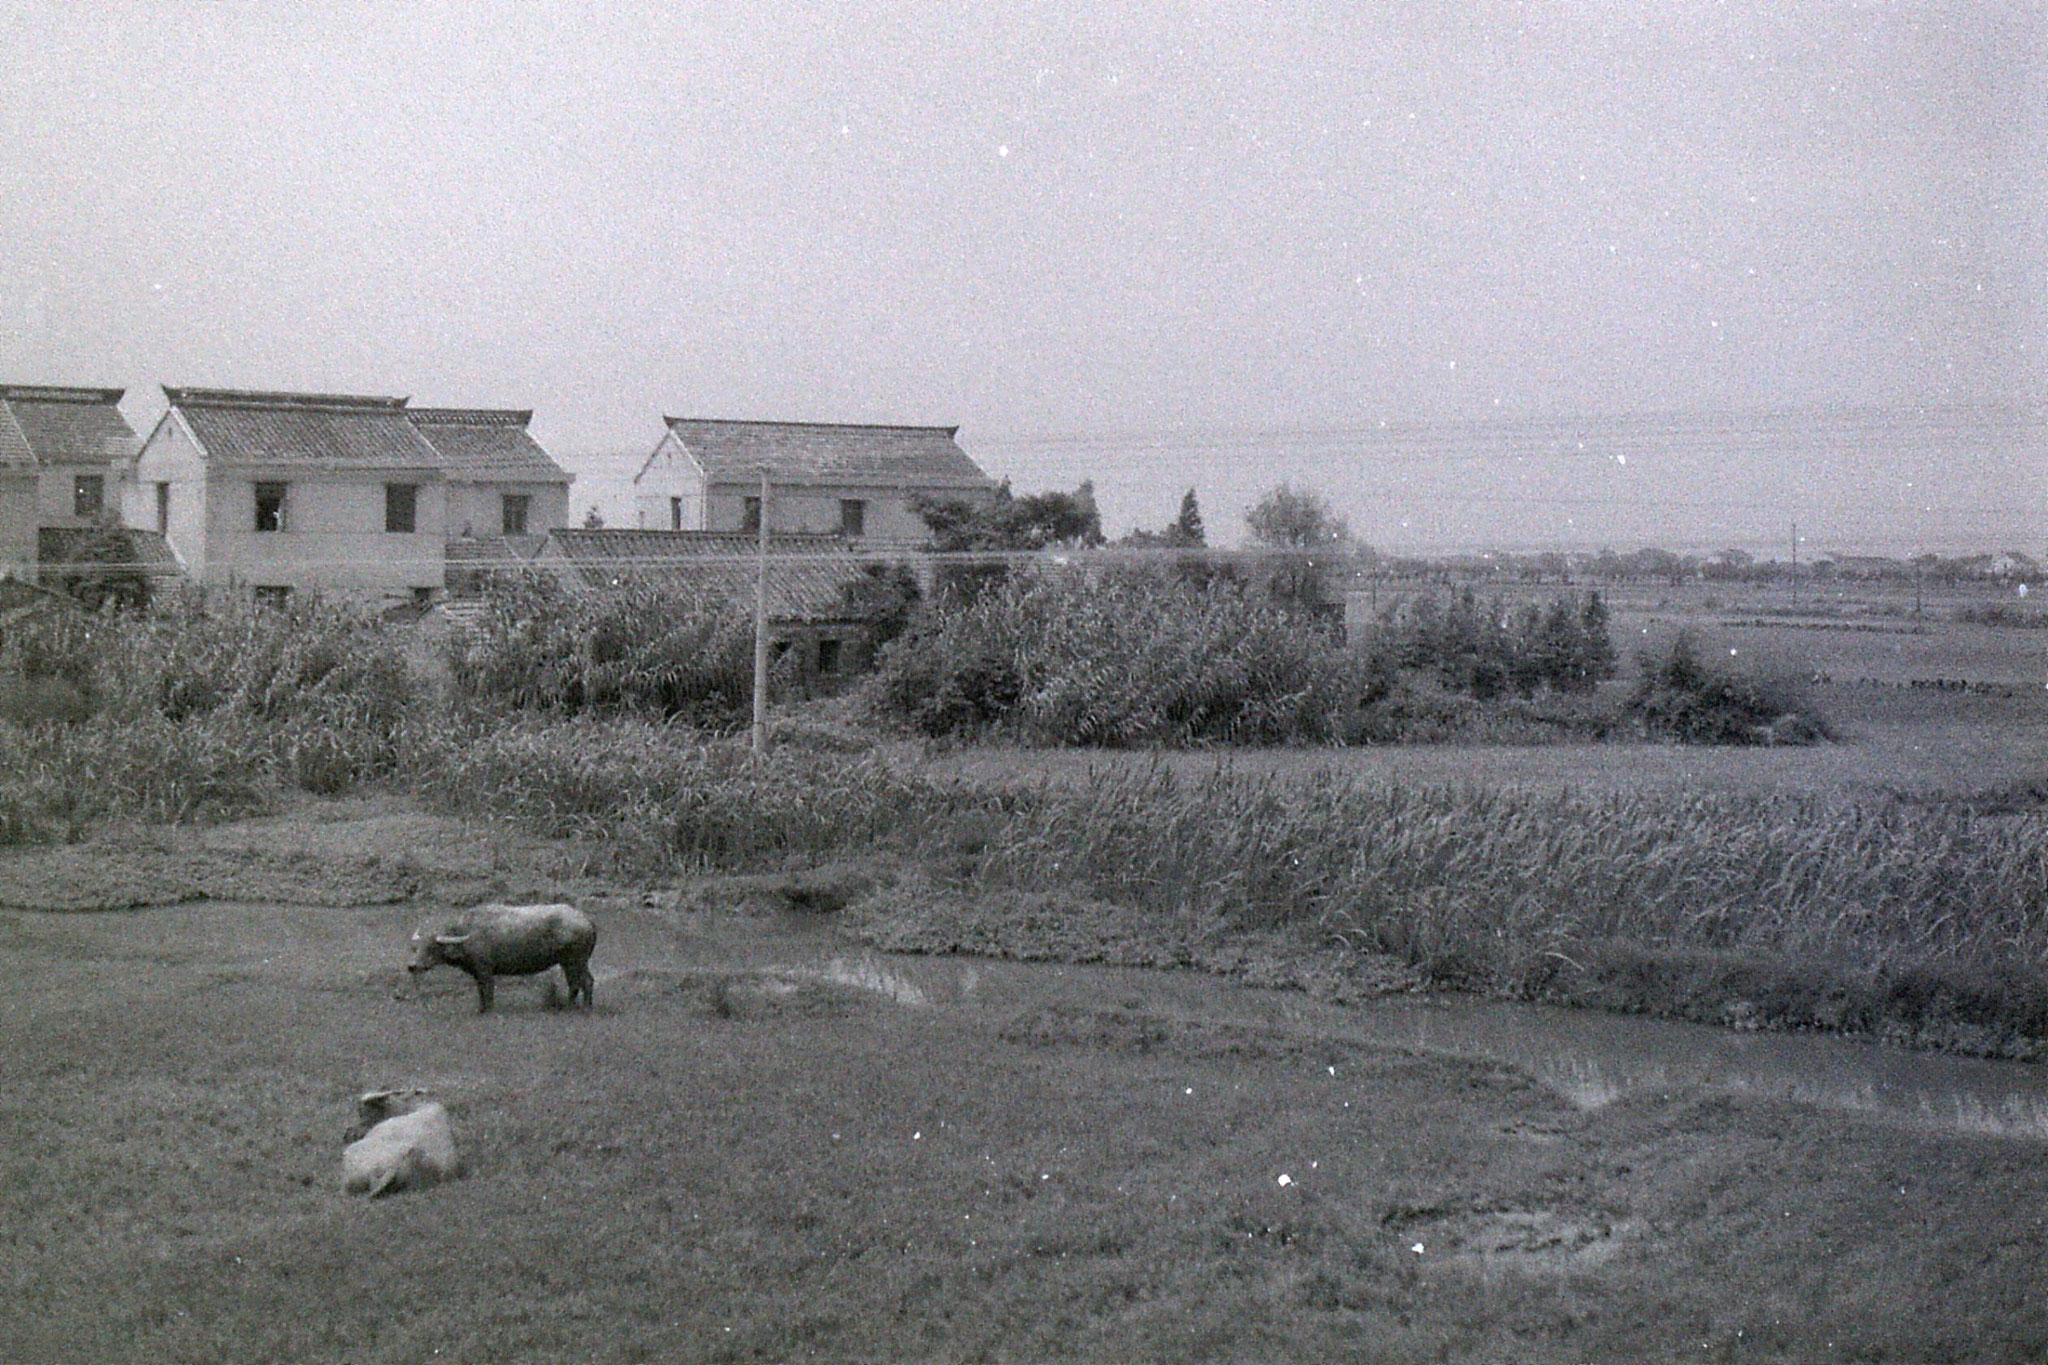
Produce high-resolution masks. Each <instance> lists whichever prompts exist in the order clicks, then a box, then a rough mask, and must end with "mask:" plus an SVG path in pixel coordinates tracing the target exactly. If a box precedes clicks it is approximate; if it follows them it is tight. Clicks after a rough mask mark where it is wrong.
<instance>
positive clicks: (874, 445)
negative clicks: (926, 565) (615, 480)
mask: <svg viewBox="0 0 2048 1365" xmlns="http://www.w3.org/2000/svg"><path fill="white" fill-rule="evenodd" d="M662 420H663V422H664V424H665V425H666V427H667V431H666V432H665V434H664V435H663V436H662V438H661V441H660V443H659V444H658V445H656V446H655V448H654V450H653V453H651V454H650V455H649V456H648V457H647V461H646V463H645V464H643V465H642V466H641V467H640V472H639V473H638V474H636V475H634V476H633V506H634V513H635V518H636V520H637V522H638V524H639V527H640V529H642V530H647V531H719V532H748V531H755V530H758V529H759V527H760V494H761V476H762V473H763V472H764V471H765V472H766V473H767V476H768V483H769V512H768V529H769V530H770V531H771V532H785V533H812V534H829V535H838V536H841V537H843V538H845V539H846V540H848V541H850V542H854V543H862V544H871V545H891V544H898V545H911V544H916V543H919V542H921V541H923V540H924V539H925V537H926V535H927V534H928V531H927V528H926V526H925V524H924V522H922V521H921V520H919V519H918V517H917V514H916V513H915V512H913V511H912V510H911V504H912V501H913V500H914V499H916V498H919V497H924V498H931V499H956V500H959V501H963V502H970V503H980V502H984V501H987V500H988V499H990V498H992V497H993V496H994V494H995V484H994V483H993V482H992V481H991V480H990V479H989V477H988V475H986V474H984V473H982V471H981V469H980V468H979V467H978V466H976V465H975V463H974V461H973V460H971V459H969V458H968V456H967V452H966V451H964V450H962V449H961V448H960V445H959V443H958V442H957V441H956V440H955V439H954V438H955V436H956V435H957V434H958V432H959V430H960V429H959V428H958V427H916V426H867V425H854V424H837V423H825V422H723V421H707V420H700V419H696V418H687V417H665V418H663V419H662Z"/></svg>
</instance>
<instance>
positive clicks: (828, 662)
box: [818, 640, 839, 673]
mask: <svg viewBox="0 0 2048 1365" xmlns="http://www.w3.org/2000/svg"><path fill="white" fill-rule="evenodd" d="M818 671H819V672H820V673H837V672H838V671H839V642H838V641H837V640H820V641H818Z"/></svg>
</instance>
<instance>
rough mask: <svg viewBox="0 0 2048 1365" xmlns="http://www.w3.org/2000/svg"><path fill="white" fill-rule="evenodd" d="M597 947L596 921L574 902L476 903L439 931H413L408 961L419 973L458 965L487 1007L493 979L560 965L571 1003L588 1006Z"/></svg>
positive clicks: (478, 1002) (479, 1003)
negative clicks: (592, 960) (578, 1001)
mask: <svg viewBox="0 0 2048 1365" xmlns="http://www.w3.org/2000/svg"><path fill="white" fill-rule="evenodd" d="M596 947H597V926H596V925H594V924H592V923H591V922H590V917H589V916H588V915H586V914H584V913H583V912H582V911H581V910H578V909H577V908H576V907H575V906H573V905H479V906H477V907H476V908H475V909H474V910H469V911H466V912H464V913H463V914H462V915H461V916H460V917H459V918H458V919H456V920H455V921H454V922H453V923H451V924H449V925H447V926H446V927H445V928H443V929H441V930H439V931H438V932H437V931H434V930H431V929H422V930H420V931H419V932H418V933H416V934H414V935H413V936H412V963H411V965H410V966H408V967H407V968H406V970H407V971H408V972H411V973H412V974H414V975H415V976H417V975H418V974H419V973H421V972H427V971H432V970H433V969H434V968H436V967H439V966H441V965H443V964H444V963H445V964H446V965H448V966H450V967H459V968H461V969H462V970H463V971H465V972H468V973H469V974H470V976H471V977H473V978H475V980H476V1008H477V1013H479V1014H482V1013H484V1012H486V1011H488V1010H489V1009H490V1007H491V995H492V989H493V983H494V980H495V978H497V977H501V976H531V975H533V974H534V973H535V972H544V971H546V970H547V969H548V968H550V967H552V966H554V965H556V964H557V963H560V964H561V968H562V975H563V976H564V977H566V978H567V979H568V982H569V1003H570V1004H572V1005H573V1004H575V1003H576V997H577V996H578V995H581V996H582V997H583V1006H584V1008H585V1009H588V1008H590V1004H591V1001H590V984H591V978H590V954H591V953H592V951H594V950H595V949H596Z"/></svg>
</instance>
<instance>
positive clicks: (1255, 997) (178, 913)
mask: <svg viewBox="0 0 2048 1365" xmlns="http://www.w3.org/2000/svg"><path fill="white" fill-rule="evenodd" d="M588 873H589V866H588V862H587V860H584V859H580V858H579V855H578V854H577V852H576V850H574V849H573V848H569V847H566V846H550V845H536V844H532V843H530V842H528V841H519V840H514V839H511V838H510V837H509V836H505V835H502V834H497V833H493V832H491V831H488V830H481V829H476V828H464V827H462V826H458V825H454V824H452V823H450V822H446V821H439V820H434V819H431V818H429V817H425V816H421V815H418V814H415V813H411V812H408V811H406V810H404V809H403V808H399V807H394V806H392V805H389V804H379V803H376V802H359V803H335V804H329V805H323V806H320V807H318V808H313V807H308V808H305V809H302V810H301V811H299V812H296V813H294V814H292V815H288V816H285V817H279V818H273V819H268V820H264V821H255V822H249V823H247V824H243V825H238V826H229V827H225V828H223V829H218V830H213V831H207V832H197V833H187V832H165V831H131V832H129V833H128V834H127V835H126V836H125V837H122V838H119V839H115V840H111V841H109V842H107V843H103V844H98V845H88V846H83V847H81V848H76V849H71V850H55V851H44V852H39V853H31V854H19V855H10V856H8V857H5V858H0V903H4V904H6V905H8V906H11V907H15V908H11V909H8V910H6V911H4V912H0V960H4V962H5V964H6V966H7V968H8V973H7V975H8V980H9V982H10V985H9V988H8V990H7V991H6V993H5V994H4V996H0V1134H4V1137H5V1141H4V1144H0V1248H4V1250H0V1289H4V1292H0V1360H5V1361H24V1362H26V1361H52V1362H55V1361H81V1362H86V1361H90V1362H116V1361H138V1362H139V1361H150V1362H176V1361H191V1362H202V1361H204V1362H215V1361H230V1360H294V1361H361V1362H372V1361H376V1362H411V1361H428V1360H443V1361H448V1360H454V1361H478V1362H484V1361H490V1362H508V1361H536V1362H538V1361H566V1360H596V1361H606V1362H614V1361H675V1360H806V1359H817V1360H831V1361H859V1360H992V1361H996V1360H1000V1361H1009V1360H1042V1359H1084V1360H1105V1361H1108V1360H1172V1361H1185V1360H1316V1361H1321V1360H1339V1359H1342V1360H1368V1361H1370V1360H1389V1361H1409V1360H1417V1361H1424V1360H1457V1361H1516V1362H1525V1361H1526V1362H1578V1361H1661V1360H1688V1361H1691V1360H1710V1361H1712V1360H1740V1361H1750V1360H1756V1361H1876V1360H1885V1361H1903V1360H1925V1361H1943V1362H1948V1361H2038V1360H2042V1359H2048V1295H2044V1293H2043V1292H2042V1291H2043V1288H2044V1286H2048V1271H2044V1269H2043V1266H2044V1264H2048V1144H2044V1143H2043V1142H2042V1141H2041V1140H2040V1139H2039V1138H2038V1137H2034V1138H2027V1137H2012V1136H2003V1137H1999V1136H1986V1135H1982V1134H1970V1133H1963V1132H1948V1131H1940V1130H1930V1129H1927V1128H1925V1127H1917V1126H1913V1125H1907V1124H1902V1123H1896V1122H1888V1121H1886V1120H1884V1119H1882V1118H1880V1117H1873V1116H1871V1115H1868V1114H1859V1113H1855V1112H1848V1111H1844V1110H1842V1109H1838V1108H1830V1107H1820V1106H1807V1105H1798V1104H1790V1103H1783V1102H1778V1101H1771V1100H1765V1099H1758V1098H1753V1097H1744V1096H1740V1095H1731V1094H1727V1093H1722V1092H1720V1091H1718V1090H1716V1089H1714V1088H1712V1087H1710V1086H1704V1085H1701V1086H1676V1087H1670V1088H1661V1089H1660V1088H1650V1089H1646V1090H1642V1091H1637V1092H1631V1093H1622V1094H1618V1095H1617V1094H1601V1095H1599V1096H1596V1097H1589V1096H1587V1095H1585V1094H1581V1093H1575V1092H1573V1091H1571V1090H1570V1088H1569V1087H1558V1086H1556V1085H1555V1084H1554V1083H1553V1084H1549V1085H1546V1084H1545V1083H1544V1082H1542V1081H1540V1080H1539V1079H1538V1078H1537V1076H1536V1074H1534V1073H1533V1072H1531V1071H1524V1070H1518V1069H1516V1068H1514V1067H1511V1066H1507V1065H1503V1064H1500V1063H1495V1062H1486V1061H1478V1060H1471V1059H1464V1058H1459V1057H1455V1056H1443V1055H1433V1054H1425V1053H1418V1052H1414V1051H1409V1050H1403V1049H1400V1048H1395V1047H1389V1046H1385V1045H1378V1044H1373V1043H1369V1042H1365V1041H1361V1039H1360V1037H1359V1031H1358V1029H1357V1028H1356V1027H1355V1023H1356V1020H1357V1019H1358V1018H1359V1014H1358V1012H1359V1011H1364V1010H1370V1009H1372V1008H1373V1006H1372V1003H1371V1002H1370V1001H1367V1002H1364V1003H1359V1004H1332V1003H1329V1002H1327V1001H1319V1000H1313V999H1311V998H1309V997H1308V996H1307V995H1305V994H1303V993H1301V992H1298V991H1287V990H1272V989H1261V988H1257V987H1254V986H1249V985H1246V984H1244V983H1243V982H1241V981H1232V980H1227V979H1223V978H1219V977H1215V976H1209V975H1203V974H1197V973H1189V972H1177V973H1167V972H1152V971H1144V970H1135V969H1117V968H1105V967H1078V966H1063V965H1059V964H1053V963H1042V964H1026V963H995V962H981V961H977V960H973V959H965V958H941V959H934V958H923V957H915V956H906V955H897V954H889V953H883V952H879V951H876V950H875V949H874V948H872V947H871V946H870V945H869V944H867V943H865V942H863V941H861V938H860V937H859V935H858V934H857V933H856V932H855V931H854V930H853V929H852V928H851V927H850V925H851V923H852V918H853V917H850V916H848V915H847V914H846V913H845V908H844V907H842V906H840V905H838V904H836V903H834V902H833V901H831V899H830V898H825V899H822V900H819V899H813V900H810V901H806V899H805V898H804V897H802V896H796V897H791V896H788V895H783V896H780V897H779V898H778V897H777V896H775V895H766V894H758V893H759V890H760V885H761V883H759V882H758V880H757V881H755V882H748V881H747V880H746V879H738V880H735V881H732V882H728V883H723V884H696V885H687V884H686V885H680V886H675V887H662V888H653V887H627V886H609V885H605V884H603V883H601V882H599V881H596V880H594V879H592V878H591V877H590V876H589V875H588ZM500 893H506V894H513V895H528V894H533V895H539V894H550V893H568V894H571V895H573V896H575V897H576V898H577V899H578V900H579V901H581V902H582V903H584V904H586V905H588V906H589V907H590V908H591V909H592V912H593V914H594V915H595V916H596V917H597V918H598V919H599V921H600V924H601V934H602V939H601V943H600V947H599V951H598V956H597V960H596V966H597V968H598V984H597V1008H596V1010H595V1011H594V1012H592V1013H590V1014H587V1015H586V1014H582V1013H571V1012H563V1011H559V1010H554V1009H551V1008H549V1007H548V992H547V990H546V989H545V988H544V986H543V985H542V984H540V983H538V982H532V981H528V982H515V983H508V984H506V985H504V986H502V987H501V989H500V991H499V1008H498V1010H497V1011H496V1012H495V1013H493V1014H491V1015H488V1016H479V1015H477V1014H476V1013H475V1012H474V1011H475V996H474V991H473V990H472V989H471V988H470V986H469V984H468V982H467V981H466V979H464V978H461V977H458V976H454V975H453V974H451V973H447V972H442V973H439V974H437V975H436V976H435V977H430V978H428V979H427V983H426V985H425V987H424V988H423V989H416V988H415V987H414V986H413V985H411V984H409V983H407V982H406V980H405V978H404V974H403V972H402V971H400V970H399V966H400V964H401V962H402V960H403V954H404V943H405V939H406V936H407V935H408V934H409V933H410V931H411V930H412V929H413V928H414V927H415V926H416V924H417V923H418V922H419V921H420V920H421V919H422V918H423V917H425V916H427V915H429V914H431V913H433V912H434V911H435V910H436V909H437V908H438V907H440V906H443V905H452V904H461V903H463V902H465V901H467V900H470V899H478V898H482V897H483V896H486V895H492V894H500ZM155 901H169V902H177V903H174V904H162V905H155V906H153V907H151V908H138V909H122V910H112V909H105V908H97V909H96V908H93V907H105V906H114V905H147V904H148V903H150V902H155ZM23 907H31V908H23ZM411 1084H418V1085H426V1086H430V1087H432V1088H434V1089H435V1090H436V1091H437V1093H439V1094H440V1095H441V1096H442V1097H443V1098H444V1099H445V1100H446V1101H447V1102H448V1104H449V1106H450V1108H451V1110H452V1111H453V1114H454V1118H455V1124H456V1130H457V1138H458V1141H459V1143H460V1144H461V1146H462V1149H463V1151H464V1153H465V1154H466V1159H467V1163H468V1171H467V1174H466V1176H465V1177H464V1178H463V1179H462V1180H460V1181H458V1182H456V1183H454V1184H451V1185H446V1186H442V1187H440V1188H437V1189H433V1190H429V1191H425V1192H419V1193H408V1194H402V1195H397V1196H393V1197H390V1198H387V1199H382V1200H377V1201H368V1200H364V1199H362V1198H358V1197H351V1196H348V1195H345V1194H343V1193H342V1192H341V1191H340V1188H339V1184H340V1182H339V1155H340V1147H341V1139H342V1136H343V1132H344V1130H345V1128H346V1126H347V1125H348V1123H349V1121H350V1119H351V1118H352V1114H353V1106H352V1097H353V1096H354V1095H355V1094H356V1093H357V1092H359V1091H361V1090H365V1089H371V1088H377V1087H386V1086H394V1085H411Z"/></svg>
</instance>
